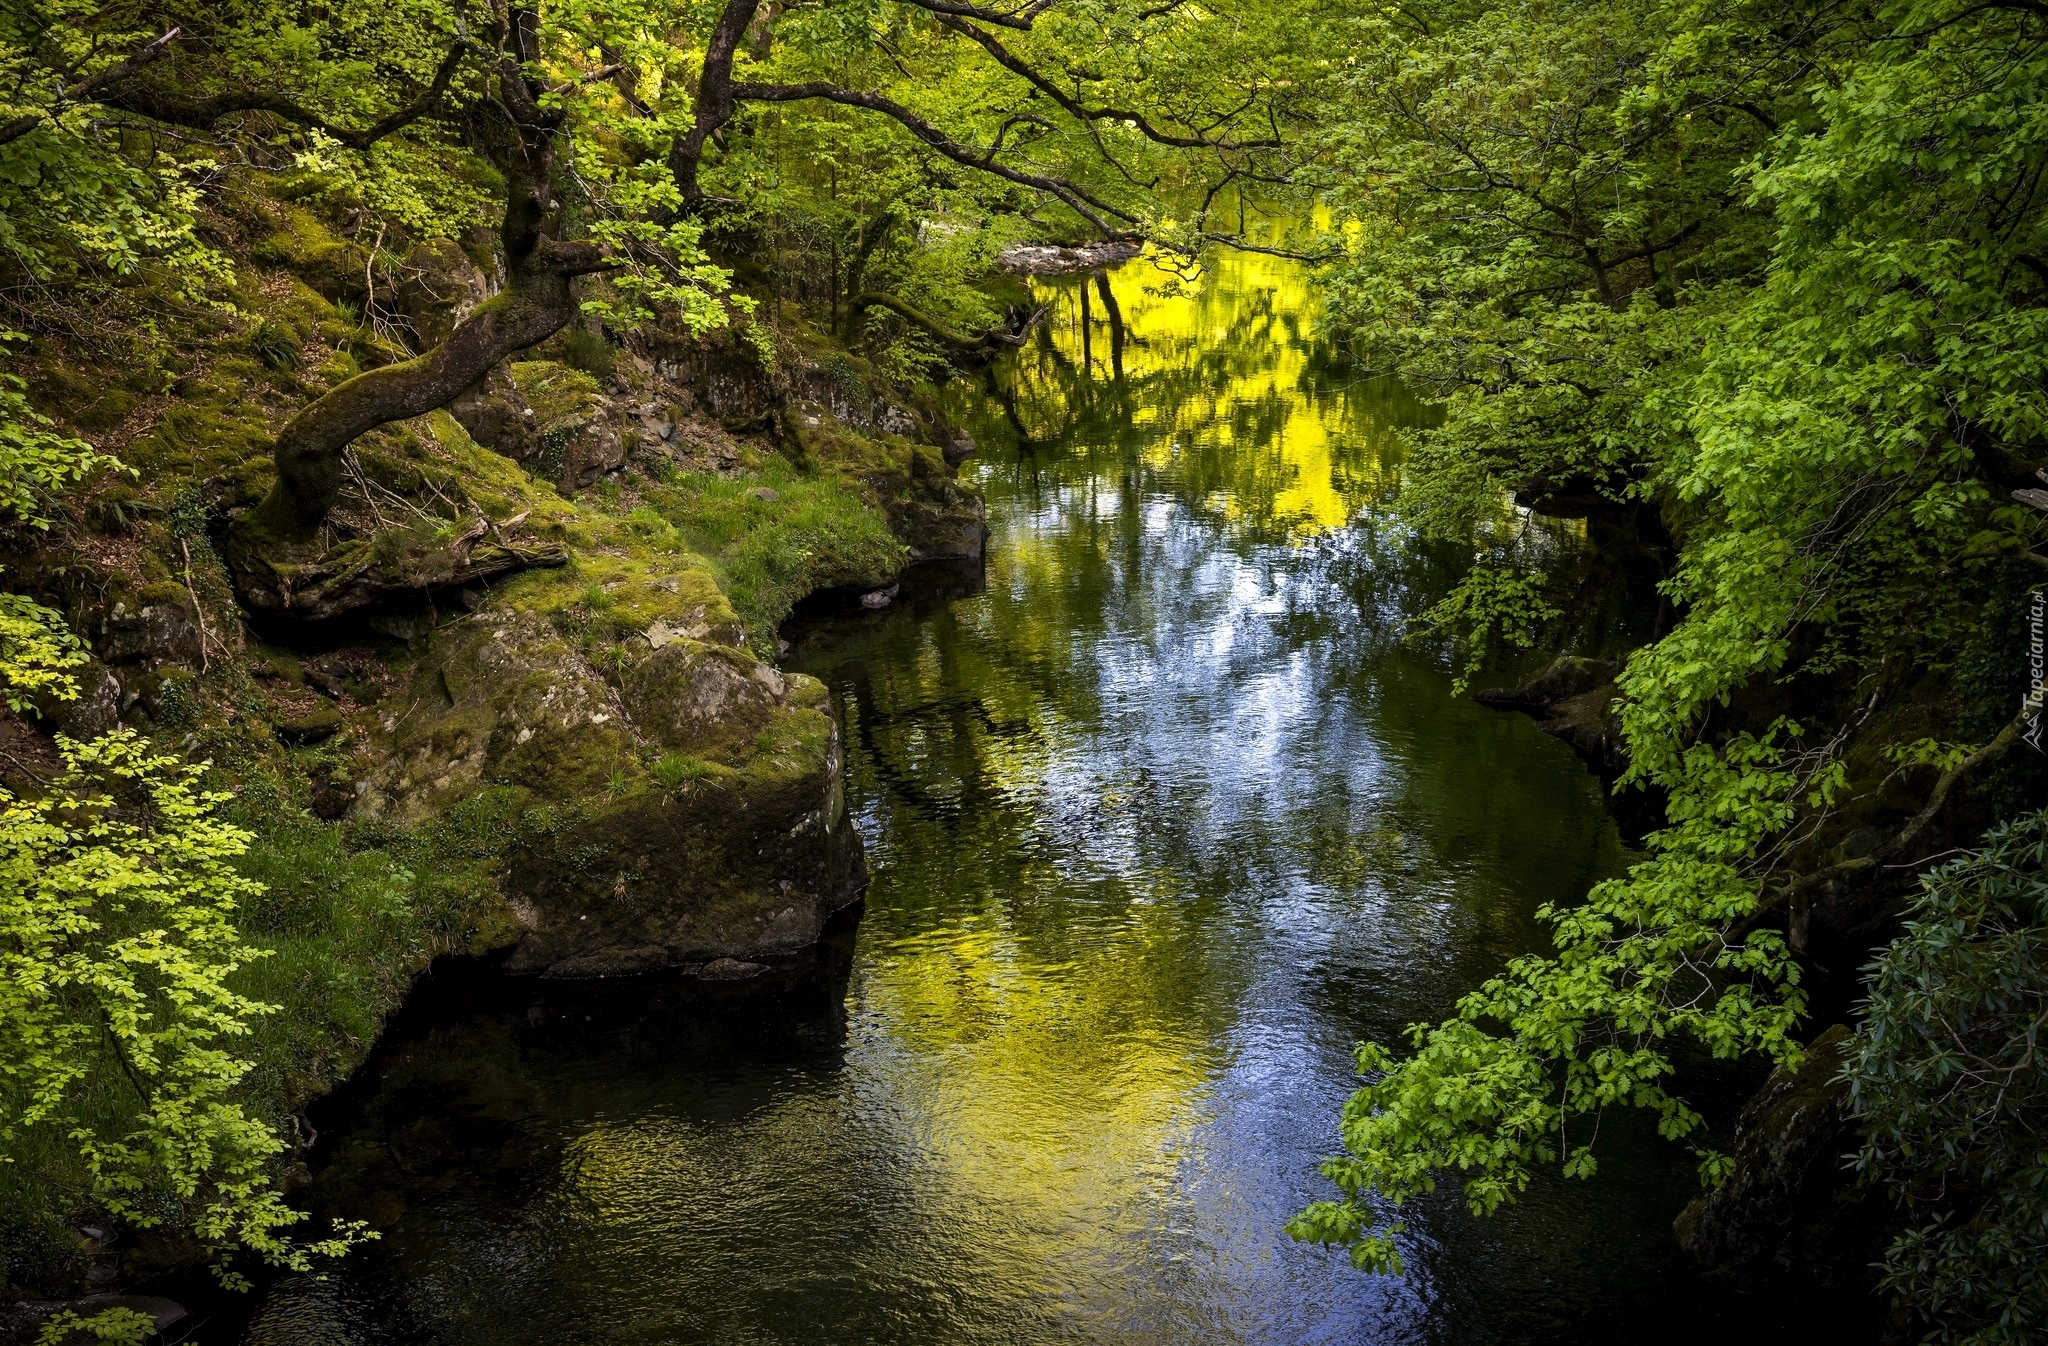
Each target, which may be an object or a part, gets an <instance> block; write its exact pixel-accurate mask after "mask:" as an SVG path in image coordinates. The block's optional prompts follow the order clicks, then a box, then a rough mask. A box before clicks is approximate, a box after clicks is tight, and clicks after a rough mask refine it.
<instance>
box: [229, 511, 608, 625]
mask: <svg viewBox="0 0 2048 1346" xmlns="http://www.w3.org/2000/svg"><path fill="white" fill-rule="evenodd" d="M449 531H450V530H446V529H442V530H439V531H438V532H432V531H420V530H415V531H414V532H413V533H411V534H410V535H408V534H406V533H405V531H404V530H400V529H393V530H391V531H390V532H388V533H382V534H380V533H371V534H367V535H364V536H356V537H348V538H344V539H342V540H340V541H338V542H336V543H334V544H333V545H332V546H326V545H323V544H322V543H321V542H320V541H318V540H317V539H316V540H314V541H309V542H304V543H287V542H280V541H278V540H276V539H266V538H263V537H261V536H257V535H254V534H252V533H247V532H242V531H239V530H238V531H235V532H231V533H230V534H229V536H228V538H227V539H226V543H225V545H224V546H223V548H222V559H223V560H225V561H226V562H227V566H228V573H229V575H230V576H231V577H232V578H233V580H234V583H235V592H236V594H237V596H238V597H240V599H241V600H242V606H243V607H245V608H247V609H248V610H249V612H250V614H251V615H253V616H255V617H257V618H261V619H266V620H271V621H286V622H315V623H317V622H330V621H333V620H334V619H335V618H336V617H343V616H348V615H351V614H356V613H363V612H366V611H367V612H369V613H372V614H374V616H373V618H372V622H373V629H377V630H381V631H383V632H384V633H385V634H387V635H391V636H393V637H394V638H396V639H400V640H412V639H417V638H418V637H419V636H420V635H423V634H425V633H426V631H427V630H430V629H431V625H430V623H431V621H432V615H433V609H432V608H431V606H429V607H427V608H425V609H422V607H421V598H422V595H431V594H434V593H437V592H441V591H444V590H448V591H453V590H458V589H462V588H464V587H467V586H470V585H474V584H478V583H481V582H482V581H485V580H490V579H496V578H498V577H500V576H504V575H510V574H513V573H515V572H517V571H521V570H529V569H533V568H535V567H549V566H558V565H561V564H563V563H564V562H566V561H567V560H568V553H567V551H566V550H565V549H564V548H562V547H561V546H559V545H557V544H554V543H525V542H522V541H519V540H518V539H516V538H515V539H512V540H510V541H507V542H502V543H501V542H497V541H492V540H490V539H488V538H486V539H484V540H481V541H471V542H470V543H468V544H466V545H465V544H462V543H460V542H458V540H457V539H456V538H455V537H452V536H448V535H447V533H448V532H449ZM394 537H395V538H396V539H397V545H395V546H394V545H389V544H390V543H391V542H392V540H393V539H394ZM423 620H424V621H425V622H427V623H429V625H424V626H423V625H422V621H423Z"/></svg>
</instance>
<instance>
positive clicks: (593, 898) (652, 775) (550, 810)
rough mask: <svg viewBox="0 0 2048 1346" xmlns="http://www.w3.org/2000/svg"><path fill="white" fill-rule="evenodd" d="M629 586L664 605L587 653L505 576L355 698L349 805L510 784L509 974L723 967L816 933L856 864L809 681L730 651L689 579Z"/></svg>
mask: <svg viewBox="0 0 2048 1346" xmlns="http://www.w3.org/2000/svg"><path fill="white" fill-rule="evenodd" d="M645 588H646V590H647V592H646V593H642V594H639V595H631V594H628V595H623V596H622V601H627V602H630V601H631V600H632V599H634V598H635V597H637V598H639V599H640V600H641V601H642V602H643V603H645V602H647V601H648V599H649V595H650V594H654V595H665V596H666V599H667V601H666V603H665V605H664V604H662V603H661V601H660V600H659V599H656V600H654V602H655V605H656V608H657V610H659V611H660V613H661V615H659V616H657V617H655V618H654V619H653V620H651V621H649V623H648V625H647V628H646V630H645V632H644V633H643V634H641V635H639V636H637V637H629V638H628V639H627V640H626V641H625V642H624V643H623V644H621V645H618V646H613V647H611V649H610V650H608V651H607V652H606V654H607V657H606V663H607V670H606V672H605V673H601V672H600V671H599V669H598V667H597V666H596V664H594V663H593V662H592V660H591V659H590V658H589V657H588V655H587V653H586V651H585V650H584V649H583V648H581V647H579V645H578V644H577V643H576V642H574V641H572V640H571V639H570V638H569V637H567V636H566V635H564V634H563V633H562V632H561V631H560V630H558V629H557V628H556V626H555V625H553V624H552V623H551V622H550V621H548V620H547V619H545V618H544V617H541V616H538V615H536V614H535V613H534V612H531V611H524V610H522V609H521V608H520V606H519V605H518V599H517V595H515V596H514V597H513V599H512V601H510V602H507V603H504V604H502V605H496V606H493V607H490V608H487V609H485V610H483V611H480V612H478V613H476V614H474V615H473V616H471V617H468V618H464V619H462V620H461V621H459V622H458V623H456V624H455V625H454V626H452V627H449V628H444V629H443V630H442V631H440V632H438V633H437V634H436V636H435V646H434V648H433V649H432V650H431V651H430V652H429V653H428V654H427V655H426V656H425V657H423V658H421V659H420V660H419V661H418V662H417V663H416V664H415V665H414V666H413V667H412V668H411V669H409V670H408V676H407V677H406V680H405V683H404V685H403V686H401V688H400V689H399V690H398V691H396V692H395V693H394V694H392V695H391V696H389V697H387V698H386V699H385V700H384V702H383V703H382V704H381V705H380V706H379V707H378V708H376V709H375V710H374V711H372V712H371V713H370V715H369V720H370V723H369V724H368V725H367V726H366V729H367V733H366V734H365V736H364V740H363V744H362V747H361V749H360V752H359V757H360V766H359V767H358V769H357V770H356V772H355V776H356V779H357V782H358V783H357V785H356V787H355V788H356V793H357V797H356V802H355V812H356V813H357V814H359V815H360V816H364V817H371V818H376V817H385V818H393V819H400V820H410V819H417V818H421V817H425V816H429V815H431V814H433V813H434V812H436V811H437V810H440V809H442V808H445V807H447V806H448V804H450V803H451V802H453V801H456V800H459V799H462V798H466V797H469V796H472V795H474V794H476V793H477V792H479V791H481V790H486V789H493V788H497V789H509V790H513V791H516V792H518V794H519V795H520V797H521V798H522V799H523V800H524V801H525V804H526V807H525V809H524V810H523V816H524V818H525V819H526V822H525V824H524V825H523V830H522V831H521V833H520V835H518V836H517V837H514V838H511V839H509V842H508V845H507V849H506V862H505V868H504V872H503V877H502V881H501V888H502V891H503V893H504V896H505V900H506V904H507V908H508V910H509V913H510V915H511V917H512V921H513V927H512V928H513V934H512V936H511V940H510V942H511V945H512V948H511V952H510V956H509V959H508V962H507V967H508V969H509V970H510V971H513V972H515V973H528V974H538V975H542V976H548V977H602V976H615V975H621V974H627V973H642V972H651V971H657V970H662V969H682V970H685V971H690V972H696V973H698V974H700V975H703V976H707V977H710V978H712V979H714V980H719V979H727V980H734V979H740V978H741V977H743V976H744V975H746V970H745V969H744V968H742V969H740V971H739V972H738V973H735V972H734V970H733V967H732V964H734V963H750V964H759V963H762V962H763V960H774V959H777V958H783V957H788V956H790V955H794V954H797V953H799V952H801V951H803V950H806V949H809V948H810V947H811V946H813V945H815V944H816V943H817V941H818V939H819V937H820V935H821V934H822V933H823V931H824V929H825V926H826V923H827V921H828V920H829V919H830V918H831V916H832V915H833V914H834V913H835V912H836V911H838V910H839V909H840V908H842V907H845V906H847V905H848V904H849V903H851V902H853V901H854V900H856V899H857V898H858V897H859V895H860V892H861V890H862V888H863V886H864V884H865V871H864V869H863V866H862V863H861V852H860V840H859V837H858V835H857V833H856V832H855V831H854V829H853V827H852V825H851V823H850V822H849V821H848V819H847V818H846V816H845V803H844V799H843V795H842V791H841V784H840V746H839V734H838V728H837V725H836V724H835V722H834V720H833V718H832V713H831V707H830V703H829V700H828V698H827V697H826V694H825V689H824V687H823V686H822V685H821V684H819V683H818V682H816V681H815V680H813V679H810V678H805V677H802V676H800V675H791V676H787V677H786V676H784V675H783V674H781V673H779V672H777V671H776V670H775V669H773V668H770V667H768V666H767V665H765V664H762V663H760V662H759V661H757V660H755V659H754V658H752V657H751V656H750V655H748V654H746V653H745V652H744V651H743V650H741V649H739V648H738V647H737V645H736V642H737V639H738V635H739V631H738V626H737V623H735V622H734V621H733V620H732V616H731V611H730V609H729V608H728V607H726V606H725V604H724V602H723V600H722V598H720V597H719V596H718V594H717V591H716V590H715V589H709V588H707V587H706V584H705V583H704V582H693V583H690V584H683V583H678V584H676V586H675V589H674V591H673V592H670V591H669V590H667V589H665V588H662V587H659V582H658V581H657V582H655V583H654V584H650V585H647V586H645ZM636 610H637V611H639V612H640V613H641V614H642V615H643V616H644V614H645V612H646V611H647V608H645V607H642V608H640V609H636ZM607 674H608V675H609V676H607ZM721 960H723V961H721Z"/></svg>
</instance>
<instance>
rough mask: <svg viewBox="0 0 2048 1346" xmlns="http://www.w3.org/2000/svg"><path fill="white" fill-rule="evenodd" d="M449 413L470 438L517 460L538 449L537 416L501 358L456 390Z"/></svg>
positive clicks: (449, 406) (530, 455)
mask: <svg viewBox="0 0 2048 1346" xmlns="http://www.w3.org/2000/svg"><path fill="white" fill-rule="evenodd" d="M448 414H449V415H451V416H453V417H454V418H455V420H456V422H457V423H458V424H459V425H461V426H462V428H463V430H464V431H466V432H467V433H468V435H469V437H470V438H471V439H473V440H475V441H476V442H477V443H479V444H481V445H483V446H484V447H485V448H487V449H490V450H491V451H492V452H494V453H502V454H503V455H505V456H506V457H507V458H510V459H511V460H512V461H514V462H516V463H524V462H527V461H529V460H531V459H532V458H533V456H534V455H535V454H537V453H539V452H540V449H541V439H540V418H539V417H538V416H536V415H535V414H534V410H533V408H532V406H530V405H528V403H527V401H526V394H524V393H522V392H520V391H519V385H518V384H516V383H514V382H513V381H512V375H511V373H510V372H508V371H507V370H506V368H505V365H504V362H503V361H500V362H499V363H497V364H495V365H492V366H491V370H490V372H489V373H487V374H485V375H484V376H483V377H482V378H480V379H478V380H477V381H476V382H475V383H472V384H471V385H470V386H469V387H467V388H465V389H464V390H463V391H462V392H460V393H458V394H457V395H456V397H455V400H454V401H452V402H450V403H449V404H448Z"/></svg>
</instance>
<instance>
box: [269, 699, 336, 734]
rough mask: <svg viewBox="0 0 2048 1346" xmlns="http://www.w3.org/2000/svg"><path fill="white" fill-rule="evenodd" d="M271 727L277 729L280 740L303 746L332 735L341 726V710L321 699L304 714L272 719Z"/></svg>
mask: <svg viewBox="0 0 2048 1346" xmlns="http://www.w3.org/2000/svg"><path fill="white" fill-rule="evenodd" d="M301 695H303V693H301ZM271 728H273V729H275V730H276V731H277V737H278V738H279V740H280V741H282V742H284V743H287V744H290V745H291V746H293V747H303V746H304V745H306V744H308V743H318V742H320V741H321V740H322V739H326V738H332V737H334V734H335V731H336V730H338V729H340V728H341V711H340V710H339V709H338V708H336V707H335V705H334V704H333V703H332V702H327V701H323V702H321V703H320V704H319V705H317V706H315V707H314V708H313V709H311V710H309V711H306V712H305V713H304V714H301V715H292V716H289V717H286V718H283V719H279V720H276V721H274V722H273V723H272V724H271Z"/></svg>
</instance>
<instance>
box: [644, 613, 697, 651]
mask: <svg viewBox="0 0 2048 1346" xmlns="http://www.w3.org/2000/svg"><path fill="white" fill-rule="evenodd" d="M710 633H711V627H710V626H709V625H708V624H707V623H706V622H705V621H704V620H703V619H702V617H701V616H700V617H699V618H698V620H696V621H691V622H681V621H670V620H669V619H668V618H666V617H664V618H662V619H661V620H660V621H658V622H656V623H654V625H652V626H650V627H648V628H647V643H648V644H649V645H651V646H652V647H654V648H655V649H657V650H658V649H660V648H662V646H664V645H673V644H675V643H676V642H677V641H679V640H703V639H704V638H705V637H706V636H708V635H709V634H710Z"/></svg>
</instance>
